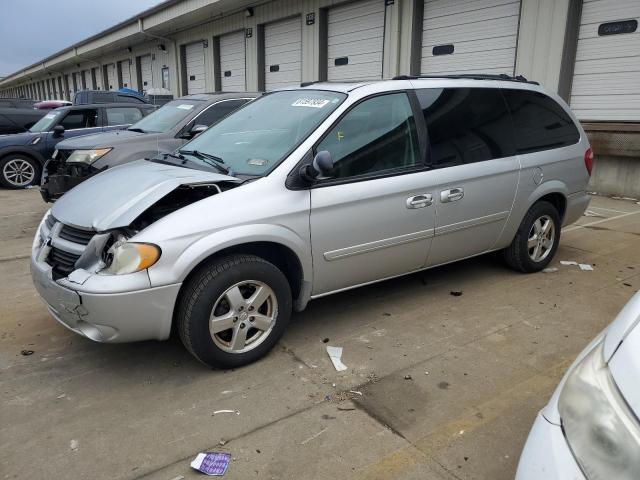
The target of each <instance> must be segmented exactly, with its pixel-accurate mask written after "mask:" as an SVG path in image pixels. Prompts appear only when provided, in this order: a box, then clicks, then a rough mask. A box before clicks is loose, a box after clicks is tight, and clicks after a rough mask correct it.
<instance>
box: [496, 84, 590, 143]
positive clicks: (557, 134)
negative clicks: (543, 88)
mask: <svg viewBox="0 0 640 480" xmlns="http://www.w3.org/2000/svg"><path fill="white" fill-rule="evenodd" d="M503 93H504V95H505V98H506V99H507V103H508V104H509V109H510V110H511V116H512V117H513V125H514V127H515V137H516V147H517V150H518V153H529V152H537V151H540V150H549V149H551V148H558V147H565V146H567V145H573V144H575V143H578V141H579V140H580V133H579V132H578V129H577V128H576V126H575V125H574V124H573V121H572V120H571V117H570V116H569V114H568V113H567V112H566V111H565V109H564V108H562V107H561V106H560V105H558V104H557V103H556V101H555V100H553V99H552V98H550V97H548V96H546V95H545V94H543V93H540V92H532V91H530V90H503Z"/></svg>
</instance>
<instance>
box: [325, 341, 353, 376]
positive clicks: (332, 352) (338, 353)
mask: <svg viewBox="0 0 640 480" xmlns="http://www.w3.org/2000/svg"><path fill="white" fill-rule="evenodd" d="M327 353H328V354H329V358H330V359H331V363H333V367H334V368H335V369H336V370H337V371H338V372H342V371H344V370H346V369H347V368H349V367H347V366H346V365H345V364H344V363H342V360H341V358H342V347H331V346H329V345H327Z"/></svg>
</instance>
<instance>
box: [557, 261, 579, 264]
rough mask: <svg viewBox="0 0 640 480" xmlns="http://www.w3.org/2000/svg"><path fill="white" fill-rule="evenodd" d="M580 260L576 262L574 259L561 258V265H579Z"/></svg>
mask: <svg viewBox="0 0 640 480" xmlns="http://www.w3.org/2000/svg"><path fill="white" fill-rule="evenodd" d="M577 264H578V262H574V261H573V260H560V265H577Z"/></svg>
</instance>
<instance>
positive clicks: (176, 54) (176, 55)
mask: <svg viewBox="0 0 640 480" xmlns="http://www.w3.org/2000/svg"><path fill="white" fill-rule="evenodd" d="M138 30H139V31H140V33H141V34H143V35H146V36H147V37H151V38H156V39H158V40H162V41H164V42H171V43H172V45H173V60H174V62H175V66H176V83H177V84H176V87H177V88H176V90H177V92H178V94H177V97H181V96H182V94H181V92H182V81H181V76H180V72H179V70H180V58H179V52H178V44H177V42H176V40H175V38H169V37H163V36H162V35H156V34H155V33H150V32H147V31H146V30H145V29H144V25H143V24H142V18H138Z"/></svg>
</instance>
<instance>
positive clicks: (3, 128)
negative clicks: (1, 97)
mask: <svg viewBox="0 0 640 480" xmlns="http://www.w3.org/2000/svg"><path fill="white" fill-rule="evenodd" d="M45 113H46V112H44V111H42V110H34V109H33V108H0V135H11V134H14V133H22V132H26V131H27V130H29V129H30V128H31V127H32V126H33V125H34V124H35V123H36V122H37V121H38V120H40V119H41V118H42V117H44V115H45Z"/></svg>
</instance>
